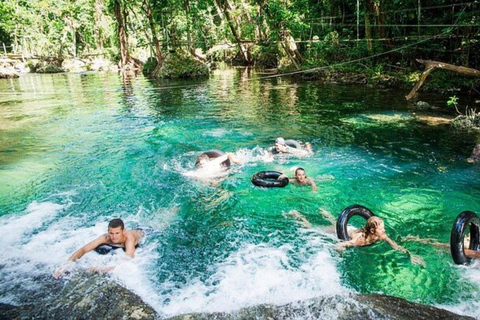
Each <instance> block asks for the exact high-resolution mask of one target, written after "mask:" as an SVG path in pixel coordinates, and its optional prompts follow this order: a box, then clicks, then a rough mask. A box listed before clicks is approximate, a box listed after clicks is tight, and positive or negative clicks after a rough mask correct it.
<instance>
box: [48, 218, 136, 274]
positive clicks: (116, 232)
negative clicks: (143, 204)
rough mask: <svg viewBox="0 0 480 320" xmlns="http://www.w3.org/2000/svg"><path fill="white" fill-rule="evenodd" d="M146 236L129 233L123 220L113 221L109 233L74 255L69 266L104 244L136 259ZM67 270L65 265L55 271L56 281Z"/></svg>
mask: <svg viewBox="0 0 480 320" xmlns="http://www.w3.org/2000/svg"><path fill="white" fill-rule="evenodd" d="M144 236H145V232H144V231H143V230H140V229H133V230H130V231H128V230H126V229H125V225H124V223H123V221H122V220H121V219H113V220H112V221H110V223H109V224H108V232H107V233H105V234H103V235H101V236H100V237H98V238H96V239H95V240H93V241H91V242H89V243H88V244H86V245H84V246H83V247H81V248H80V249H78V250H77V251H75V252H74V253H73V254H72V256H71V257H70V258H69V259H68V261H67V264H68V263H71V262H75V261H77V260H78V259H80V258H81V257H83V256H84V255H85V254H86V253H88V252H90V251H92V250H94V249H95V248H97V247H98V246H100V245H104V244H106V245H109V246H112V247H119V248H123V249H124V250H125V253H126V254H127V256H128V257H130V258H132V259H133V258H134V257H135V248H136V247H137V246H138V243H139V241H140V239H141V238H142V237H144ZM113 269H114V267H110V268H106V269H101V270H100V269H95V268H92V269H91V270H92V271H98V272H102V273H106V272H108V271H111V270H113ZM67 270H68V265H66V264H64V265H63V266H62V267H60V268H59V269H58V270H57V271H55V273H54V274H53V277H54V278H55V279H59V278H60V277H61V276H62V275H63V274H64V273H65V272H66V271H67Z"/></svg>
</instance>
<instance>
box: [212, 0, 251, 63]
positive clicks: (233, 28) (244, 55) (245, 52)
mask: <svg viewBox="0 0 480 320" xmlns="http://www.w3.org/2000/svg"><path fill="white" fill-rule="evenodd" d="M217 1H218V0H215V1H214V2H217ZM221 1H222V2H221V3H220V5H218V4H217V5H218V7H219V8H220V10H221V11H222V13H223V14H224V16H225V19H226V20H227V23H228V26H229V27H230V31H231V32H232V35H233V37H234V38H235V42H236V43H237V46H238V50H239V51H240V54H241V56H242V58H243V59H244V61H245V63H246V64H247V65H250V64H251V63H252V59H251V57H250V53H249V52H248V50H247V49H245V48H244V46H243V45H242V41H241V39H240V35H239V32H237V28H236V26H235V25H234V24H233V23H234V20H233V19H232V17H231V15H230V11H229V8H228V6H229V4H228V3H227V1H228V0H221Z"/></svg>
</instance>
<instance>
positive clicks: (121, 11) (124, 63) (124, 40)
mask: <svg viewBox="0 0 480 320" xmlns="http://www.w3.org/2000/svg"><path fill="white" fill-rule="evenodd" d="M114 1H115V2H114V9H115V18H116V19H117V36H118V42H119V44H120V71H121V72H122V73H123V72H125V71H127V70H130V69H132V70H136V69H140V68H141V62H140V61H138V60H136V59H133V58H132V57H131V56H130V52H129V51H128V34H127V28H126V24H127V21H126V16H127V12H126V9H125V7H123V8H122V5H121V4H120V0H114Z"/></svg>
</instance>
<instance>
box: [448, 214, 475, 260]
mask: <svg viewBox="0 0 480 320" xmlns="http://www.w3.org/2000/svg"><path fill="white" fill-rule="evenodd" d="M467 226H470V244H469V246H468V248H469V249H470V250H478V249H479V246H480V232H479V230H480V221H479V219H478V216H477V214H476V213H475V212H472V211H463V212H462V213H460V214H459V215H458V216H457V218H456V219H455V222H454V223H453V226H452V232H451V233H450V252H451V253H452V258H453V261H454V262H455V263H456V264H468V263H470V262H471V261H472V258H469V257H467V256H466V255H465V248H464V242H463V239H464V238H465V233H466V231H467Z"/></svg>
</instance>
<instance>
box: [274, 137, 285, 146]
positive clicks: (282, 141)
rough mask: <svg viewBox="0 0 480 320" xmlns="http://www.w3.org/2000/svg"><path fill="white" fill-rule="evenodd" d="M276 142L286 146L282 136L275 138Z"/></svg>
mask: <svg viewBox="0 0 480 320" xmlns="http://www.w3.org/2000/svg"><path fill="white" fill-rule="evenodd" d="M275 144H276V145H277V144H278V145H280V146H284V145H286V143H285V139H283V138H282V137H278V138H277V139H275Z"/></svg>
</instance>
